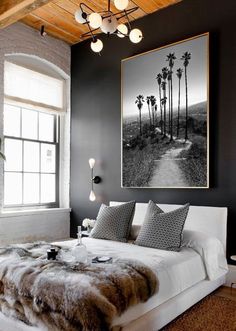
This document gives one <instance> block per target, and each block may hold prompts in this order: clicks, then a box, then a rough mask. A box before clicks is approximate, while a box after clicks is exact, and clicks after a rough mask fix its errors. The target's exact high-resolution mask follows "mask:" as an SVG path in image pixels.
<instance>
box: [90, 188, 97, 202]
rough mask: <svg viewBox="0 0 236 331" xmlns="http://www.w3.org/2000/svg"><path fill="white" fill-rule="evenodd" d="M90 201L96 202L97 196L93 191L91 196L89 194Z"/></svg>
mask: <svg viewBox="0 0 236 331" xmlns="http://www.w3.org/2000/svg"><path fill="white" fill-rule="evenodd" d="M89 200H90V201H95V200H96V195H95V193H94V192H93V190H91V192H90V194H89Z"/></svg>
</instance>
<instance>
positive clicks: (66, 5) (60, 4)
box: [0, 0, 181, 44]
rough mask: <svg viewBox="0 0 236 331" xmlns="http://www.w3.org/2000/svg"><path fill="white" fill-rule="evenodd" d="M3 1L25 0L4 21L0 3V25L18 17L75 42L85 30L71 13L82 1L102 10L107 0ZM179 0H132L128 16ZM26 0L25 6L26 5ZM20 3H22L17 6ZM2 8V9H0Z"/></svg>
mask: <svg viewBox="0 0 236 331" xmlns="http://www.w3.org/2000/svg"><path fill="white" fill-rule="evenodd" d="M1 1H3V2H5V3H7V2H13V3H15V4H17V3H22V2H23V3H25V5H26V6H25V7H23V8H21V12H20V13H19V12H16V13H15V16H14V17H8V18H7V21H6V18H5V24H1V14H3V15H4V12H3V11H4V10H3V8H1V6H2V5H0V27H4V26H7V25H9V24H12V23H13V22H14V18H15V21H17V20H19V19H21V21H22V22H23V23H25V24H27V25H29V26H31V27H33V28H35V29H37V30H40V28H41V26H42V25H44V26H45V31H46V32H47V33H48V35H51V36H54V37H56V38H59V39H62V40H64V41H66V42H67V43H69V44H76V43H78V42H80V41H82V40H83V39H84V38H82V35H83V34H84V33H85V32H87V31H88V28H87V27H86V26H85V25H82V24H79V23H77V22H76V21H75V18H74V13H75V11H76V10H77V9H78V8H79V4H80V3H81V2H84V3H86V4H87V5H88V6H89V7H90V8H92V9H93V10H94V11H97V12H99V11H102V10H104V9H106V8H107V0H97V1H96V0H83V1H79V0H14V1H13V0H1ZM179 1H181V0H133V1H130V4H129V7H128V8H131V7H134V6H139V9H138V10H137V11H136V12H134V13H133V14H131V20H135V19H137V18H140V17H142V16H145V15H147V14H150V13H153V12H155V11H157V10H159V9H162V8H165V7H167V6H170V5H173V4H175V3H177V2H179ZM27 4H28V6H27ZM21 7H22V6H21ZM1 9H2V10H1ZM111 9H112V11H113V12H117V9H116V8H115V7H114V4H112V5H111ZM10 12H11V11H10Z"/></svg>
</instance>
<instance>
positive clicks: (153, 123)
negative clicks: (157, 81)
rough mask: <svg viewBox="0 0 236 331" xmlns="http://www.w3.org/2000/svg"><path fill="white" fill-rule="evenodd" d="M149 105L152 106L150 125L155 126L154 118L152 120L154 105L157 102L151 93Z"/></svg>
mask: <svg viewBox="0 0 236 331" xmlns="http://www.w3.org/2000/svg"><path fill="white" fill-rule="evenodd" d="M150 101H151V107H152V125H153V127H154V126H155V120H154V112H155V105H156V103H157V99H156V98H155V97H154V95H151V99H150Z"/></svg>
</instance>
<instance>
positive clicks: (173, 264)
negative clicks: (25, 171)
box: [0, 202, 227, 331]
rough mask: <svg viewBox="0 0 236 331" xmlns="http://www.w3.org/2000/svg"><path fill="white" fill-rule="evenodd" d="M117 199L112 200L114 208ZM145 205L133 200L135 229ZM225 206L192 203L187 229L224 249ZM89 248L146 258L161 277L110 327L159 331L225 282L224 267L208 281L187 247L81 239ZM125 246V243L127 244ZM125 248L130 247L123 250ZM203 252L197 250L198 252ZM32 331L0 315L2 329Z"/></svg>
mask: <svg viewBox="0 0 236 331" xmlns="http://www.w3.org/2000/svg"><path fill="white" fill-rule="evenodd" d="M120 203H121V202H111V203H110V205H111V206H114V205H117V204H120ZM159 206H160V207H161V208H162V209H163V210H164V211H171V210H174V209H176V208H178V207H179V206H178V205H159ZM146 207H147V204H145V203H137V204H136V210H135V215H134V219H133V227H136V228H138V227H139V226H140V225H141V224H142V222H143V219H144V215H145V211H146ZM226 223H227V209H226V208H215V207H196V206H191V207H190V210H189V214H188V217H187V220H186V224H185V229H186V230H190V231H200V232H201V233H204V234H206V235H210V236H211V237H215V238H217V239H218V240H219V241H220V242H221V243H222V245H223V247H224V252H225V247H226ZM83 241H84V244H85V245H86V246H87V249H88V251H90V252H96V254H97V255H111V256H113V258H114V259H116V258H126V257H127V251H128V252H129V254H128V255H129V259H136V260H140V261H142V262H144V263H145V264H147V265H148V266H149V267H151V268H152V270H154V271H155V273H156V275H157V278H158V280H159V291H158V293H157V294H155V295H154V296H153V297H151V298H150V299H149V300H148V301H147V302H145V303H140V304H138V305H135V306H133V307H130V308H129V309H128V310H127V311H125V312H124V313H123V314H122V315H121V316H119V317H116V318H114V320H113V321H112V330H113V331H141V330H144V329H145V330H147V331H157V330H159V329H161V328H162V327H163V326H165V325H166V324H168V323H169V322H170V321H171V320H173V319H174V318H175V317H177V316H178V315H180V314H181V313H183V312H184V311H185V310H186V309H188V308H189V307H191V306H192V305H194V304H195V303H196V302H198V301H199V300H201V299H202V298H203V297H205V296H206V295H208V294H209V293H211V292H212V291H214V290H215V289H216V288H218V287H219V286H221V285H222V284H224V282H225V274H226V273H227V268H226V267H225V265H224V264H223V267H222V268H221V269H220V270H218V274H217V275H215V276H214V277H213V280H209V277H208V274H207V270H206V269H207V268H206V264H205V263H204V259H203V256H201V254H199V252H196V251H195V250H194V249H192V248H189V247H183V248H182V250H181V252H167V251H163V250H157V249H153V248H147V247H141V246H137V245H130V244H127V243H120V242H114V241H108V240H101V239H93V238H84V239H83ZM56 244H60V245H61V246H63V245H64V246H65V247H69V246H70V245H73V244H74V240H71V241H64V242H60V243H56ZM127 245H129V246H127ZM127 247H129V248H127ZM200 253H201V252H200ZM13 330H14V331H23V330H25V331H27V330H29V331H33V330H39V328H33V327H29V326H26V325H25V324H23V323H22V322H19V321H18V322H16V321H13V320H12V319H10V318H7V317H5V316H4V315H2V314H0V331H13Z"/></svg>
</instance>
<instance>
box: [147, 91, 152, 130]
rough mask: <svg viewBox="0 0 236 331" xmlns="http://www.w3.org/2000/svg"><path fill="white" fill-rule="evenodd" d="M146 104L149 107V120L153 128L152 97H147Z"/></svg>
mask: <svg viewBox="0 0 236 331" xmlns="http://www.w3.org/2000/svg"><path fill="white" fill-rule="evenodd" d="M146 102H147V105H148V112H149V120H150V127H151V126H152V117H151V111H150V102H151V97H146Z"/></svg>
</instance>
